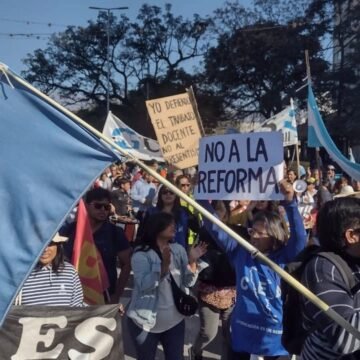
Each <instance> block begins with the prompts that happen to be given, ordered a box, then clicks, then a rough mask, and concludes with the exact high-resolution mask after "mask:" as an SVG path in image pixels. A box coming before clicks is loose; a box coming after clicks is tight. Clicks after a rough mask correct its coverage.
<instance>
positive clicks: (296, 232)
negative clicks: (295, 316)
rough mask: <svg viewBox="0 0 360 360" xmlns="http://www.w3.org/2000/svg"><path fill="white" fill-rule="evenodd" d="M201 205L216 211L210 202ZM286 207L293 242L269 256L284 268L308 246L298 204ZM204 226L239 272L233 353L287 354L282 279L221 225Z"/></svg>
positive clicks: (233, 324)
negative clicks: (283, 323) (283, 339)
mask: <svg viewBox="0 0 360 360" xmlns="http://www.w3.org/2000/svg"><path fill="white" fill-rule="evenodd" d="M201 204H202V205H203V206H204V207H206V208H207V209H208V210H210V211H212V212H214V211H213V210H211V206H210V207H209V203H208V202H201ZM283 205H284V207H285V210H286V214H287V217H288V220H289V225H290V231H291V235H290V239H289V241H288V243H287V245H286V246H284V247H282V248H280V249H278V250H276V251H274V252H272V253H270V254H269V255H268V257H269V258H270V259H271V260H272V261H273V262H275V263H276V264H278V265H279V266H281V267H282V268H283V267H284V265H285V264H286V263H288V262H290V261H292V260H293V259H294V258H295V256H296V255H297V254H298V253H299V252H300V251H301V250H302V249H303V248H304V246H305V243H306V232H305V229H304V225H303V221H302V218H301V216H300V214H299V211H298V209H297V204H296V202H295V201H292V202H291V203H284V204H283ZM204 223H205V227H206V229H207V230H208V231H210V232H211V233H212V234H213V237H214V239H216V241H217V243H218V244H219V245H220V246H221V247H222V248H223V249H224V250H225V251H226V253H227V254H228V256H229V258H230V261H231V262H232V264H233V266H234V268H235V271H236V290H237V299H236V303H235V308H234V310H233V313H232V318H231V330H232V332H231V335H232V348H233V350H234V351H237V352H247V353H250V354H256V355H264V356H276V355H286V354H287V352H286V350H285V349H284V347H283V346H282V344H281V334H282V305H283V304H282V299H281V289H280V276H279V275H278V274H277V273H276V272H274V271H273V270H272V269H270V268H269V267H268V266H267V265H265V264H262V263H260V262H259V261H258V260H256V259H254V258H252V256H251V254H250V253H249V252H248V251H246V250H245V249H244V248H243V247H241V246H240V245H239V243H238V242H237V241H236V240H234V239H233V238H232V237H230V236H229V235H228V234H227V233H226V232H224V231H223V230H221V229H220V228H219V227H218V226H217V225H215V224H213V223H212V222H210V221H209V220H207V219H204ZM294 311H299V309H294Z"/></svg>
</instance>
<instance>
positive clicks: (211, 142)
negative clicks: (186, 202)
mask: <svg viewBox="0 0 360 360" xmlns="http://www.w3.org/2000/svg"><path fill="white" fill-rule="evenodd" d="M282 141H283V136H282V133H281V132H258V133H248V134H229V135H216V136H209V137H206V138H203V139H201V141H200V148H199V174H198V183H197V185H196V188H195V198H196V199H202V200H208V199H209V200H210V199H211V200H281V199H283V195H282V193H281V192H280V189H279V185H278V183H279V181H280V180H281V179H282V178H283V165H282V162H283V157H284V153H283V143H282Z"/></svg>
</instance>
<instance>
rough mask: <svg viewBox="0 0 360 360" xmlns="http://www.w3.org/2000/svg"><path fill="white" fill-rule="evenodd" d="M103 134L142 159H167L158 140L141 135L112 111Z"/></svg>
mask: <svg viewBox="0 0 360 360" xmlns="http://www.w3.org/2000/svg"><path fill="white" fill-rule="evenodd" d="M103 134H104V135H105V136H107V137H108V138H110V139H113V141H114V143H115V144H116V145H118V146H120V147H121V148H122V149H124V150H126V152H127V153H129V154H131V155H133V156H135V157H136V158H138V159H140V160H152V159H154V160H156V161H159V162H164V161H165V160H164V158H163V156H162V153H161V149H160V145H159V143H158V142H157V141H156V140H153V139H150V138H148V137H145V136H142V135H140V134H139V133H137V132H136V131H135V130H133V129H132V128H131V127H129V126H127V125H126V124H125V123H124V122H123V121H121V120H120V119H119V118H118V117H117V116H115V115H114V114H112V113H111V112H109V114H108V116H107V118H106V122H105V125H104V130H103Z"/></svg>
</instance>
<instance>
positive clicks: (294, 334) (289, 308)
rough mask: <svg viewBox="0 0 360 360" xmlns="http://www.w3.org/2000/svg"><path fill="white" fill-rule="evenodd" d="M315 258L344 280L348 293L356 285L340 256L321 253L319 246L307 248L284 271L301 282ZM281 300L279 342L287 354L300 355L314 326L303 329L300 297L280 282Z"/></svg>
mask: <svg viewBox="0 0 360 360" xmlns="http://www.w3.org/2000/svg"><path fill="white" fill-rule="evenodd" d="M315 256H321V257H323V258H326V259H328V260H329V261H330V262H331V263H332V264H334V266H335V267H336V268H337V270H338V271H339V272H340V274H341V276H342V278H343V279H344V282H345V285H346V287H347V289H348V290H349V292H350V293H352V291H351V290H352V289H353V288H354V287H355V285H356V280H355V278H354V276H353V274H352V270H351V269H350V267H349V265H348V264H347V263H346V261H345V260H344V259H342V258H341V256H340V255H337V254H335V253H333V252H323V251H322V249H321V248H320V247H319V246H315V245H312V246H308V247H307V248H305V249H304V250H303V251H302V252H301V253H300V254H299V255H298V256H297V257H296V259H295V260H294V261H293V262H291V263H289V264H287V265H286V267H285V269H286V271H287V272H288V273H289V274H290V275H291V276H292V277H294V278H295V279H297V280H298V281H301V277H302V274H303V272H304V270H305V266H306V264H307V263H308V262H309V261H310V260H311V259H312V258H313V257H315ZM281 291H282V299H283V334H282V337H281V342H282V345H283V346H284V348H285V349H286V350H287V351H288V352H289V354H293V355H300V353H301V350H302V347H303V345H304V342H305V340H306V337H307V336H308V335H309V334H310V333H312V332H313V331H315V330H316V328H317V326H316V324H314V325H313V327H312V328H311V329H309V330H305V329H304V328H303V316H302V307H303V305H302V300H301V297H302V295H301V294H300V293H299V292H298V291H297V290H296V289H294V288H293V287H292V286H291V285H289V284H288V283H286V282H285V281H284V280H282V283H281Z"/></svg>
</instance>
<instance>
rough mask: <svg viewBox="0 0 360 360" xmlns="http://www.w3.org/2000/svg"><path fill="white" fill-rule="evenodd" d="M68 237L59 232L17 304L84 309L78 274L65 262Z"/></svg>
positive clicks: (42, 256)
mask: <svg viewBox="0 0 360 360" xmlns="http://www.w3.org/2000/svg"><path fill="white" fill-rule="evenodd" d="M67 240H68V238H67V237H64V236H60V235H59V233H56V234H55V236H54V237H53V239H52V240H51V242H50V243H49V244H48V245H47V246H46V248H45V250H44V251H43V253H42V254H41V256H40V258H39V261H38V263H37V265H36V266H35V268H34V269H33V270H32V272H31V273H30V275H29V277H28V278H27V279H26V280H25V283H24V285H23V287H22V288H21V290H20V293H19V294H18V296H17V298H16V300H15V305H58V306H84V305H85V304H84V296H83V289H82V286H81V282H80V279H79V276H78V274H77V271H76V270H75V268H74V267H73V266H72V265H71V264H70V263H68V262H66V261H65V260H64V249H63V244H64V242H66V241H67Z"/></svg>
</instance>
